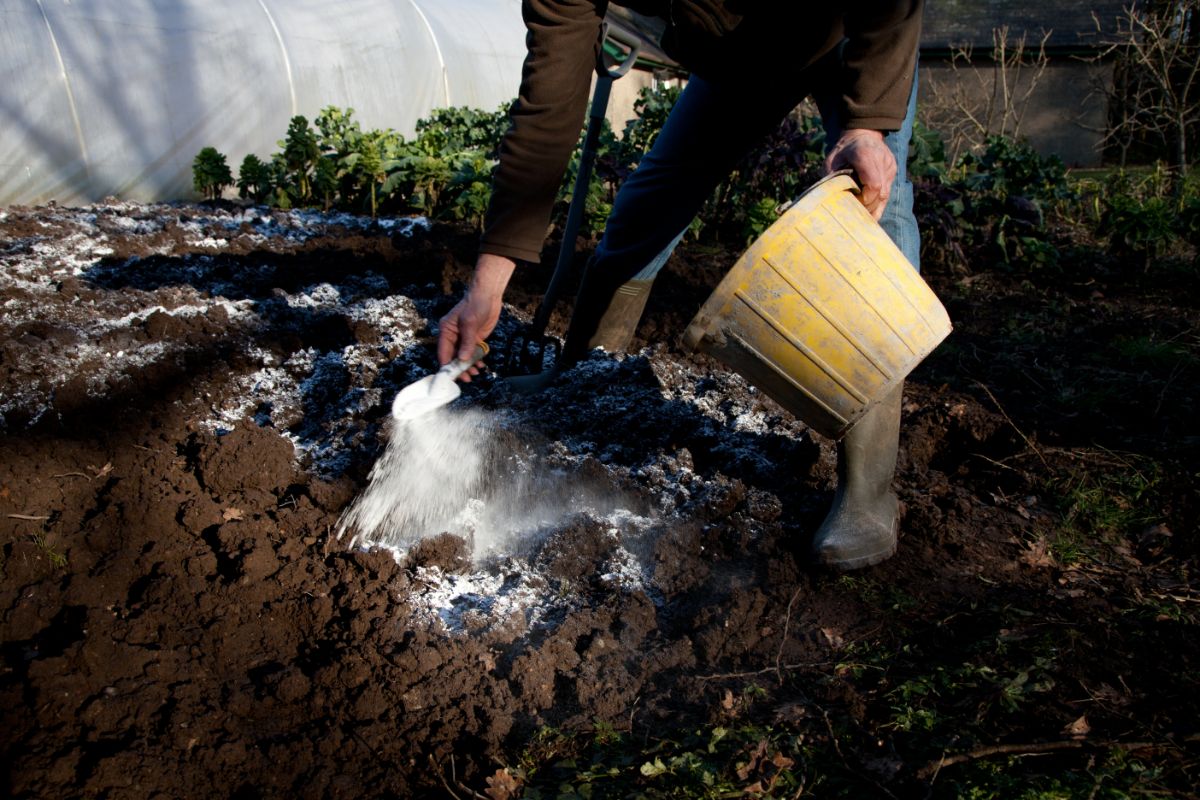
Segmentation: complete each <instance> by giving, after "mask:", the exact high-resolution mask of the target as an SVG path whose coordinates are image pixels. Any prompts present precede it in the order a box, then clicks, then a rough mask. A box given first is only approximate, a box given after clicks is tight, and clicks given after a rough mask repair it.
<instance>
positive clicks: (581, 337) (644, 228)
mask: <svg viewBox="0 0 1200 800" xmlns="http://www.w3.org/2000/svg"><path fill="white" fill-rule="evenodd" d="M803 97H804V91H803V88H802V87H799V86H797V87H792V88H791V89H790V91H779V90H778V87H774V88H773V89H772V90H770V91H767V90H765V89H750V90H748V89H747V88H746V87H744V86H725V85H722V84H718V83H713V82H710V81H705V80H703V79H701V78H693V79H692V80H691V81H690V82H689V83H688V86H687V88H686V89H684V91H683V94H682V95H681V96H680V98H679V100H678V101H677V102H676V104H675V107H674V109H672V111H671V115H670V117H669V118H668V119H667V122H666V124H665V125H664V126H663V129H662V131H661V133H660V134H659V136H658V138H657V139H656V140H655V142H654V146H653V147H652V148H651V149H650V152H648V153H647V154H646V155H645V156H644V157H643V158H642V161H641V163H640V164H639V165H638V168H637V170H636V171H635V172H634V173H633V174H632V175H631V176H630V177H629V178H628V179H627V180H626V181H625V183H624V184H623V185H622V186H621V189H620V191H619V192H618V193H617V199H616V202H615V203H614V205H613V210H612V213H611V214H610V215H609V218H608V222H607V225H606V226H605V230H604V236H603V237H602V239H601V241H600V244H599V246H598V247H597V248H596V253H595V255H594V256H593V258H592V259H591V261H590V262H589V264H588V267H587V270H586V272H585V274H584V278H583V282H582V283H581V285H580V289H579V294H578V299H577V301H576V306H575V312H574V315H573V316H572V318H571V325H570V328H569V330H568V333H567V342H566V344H565V345H564V347H563V357H562V359H561V362H560V365H559V368H560V369H561V368H565V367H568V366H570V365H571V364H574V363H575V362H576V361H578V360H579V359H580V358H582V357H583V356H584V355H585V354H586V353H587V351H588V350H589V349H590V347H592V346H607V345H609V344H614V345H616V344H621V345H622V346H623V345H624V344H627V343H628V338H629V337H630V336H632V333H633V328H634V327H636V325H637V320H638V317H640V315H641V310H642V306H644V304H645V294H647V293H648V292H649V286H650V281H652V280H653V273H654V272H657V267H661V266H662V264H663V263H664V262H665V261H666V259H667V256H669V255H670V252H671V250H672V249H673V248H674V245H675V244H676V243H677V242H678V241H679V238H680V237H681V236H682V234H683V232H684V231H685V230H686V229H687V227H688V225H690V224H691V222H692V219H693V218H695V216H696V214H697V213H699V211H700V208H701V207H702V206H703V205H704V202H705V201H706V200H707V199H708V198H709V197H710V196H711V195H712V192H713V190H714V189H715V188H716V186H717V184H718V183H720V181H721V180H722V179H724V178H725V176H726V175H728V174H729V171H730V170H731V169H732V168H733V166H734V165H735V164H736V163H737V162H738V161H739V160H740V159H741V158H742V156H744V155H745V154H746V152H747V151H748V150H749V149H750V148H751V147H753V146H754V145H755V144H756V143H757V142H758V141H760V140H761V139H762V137H764V136H766V135H767V134H768V133H770V132H771V131H772V130H773V129H774V128H775V126H777V125H778V124H779V122H780V121H781V120H782V119H783V117H784V116H785V115H786V114H787V113H788V112H789V111H791V110H792V109H793V108H795V106H796V105H797V103H799V102H800V100H801V99H802V98H803ZM648 273H649V274H648ZM635 278H636V280H633V279H635ZM631 280H632V283H631ZM639 281H645V283H643V284H642V285H641V286H638V285H637V284H638V282H639ZM622 288H623V289H624V290H627V291H621V292H618V290H620V289H622ZM643 289H644V292H642V291H641V290H643ZM639 295H640V296H639ZM614 297H615V298H616V299H615V301H614ZM610 312H611V313H610Z"/></svg>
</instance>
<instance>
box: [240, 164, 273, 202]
mask: <svg viewBox="0 0 1200 800" xmlns="http://www.w3.org/2000/svg"><path fill="white" fill-rule="evenodd" d="M237 188H238V197H241V198H242V199H243V200H245V199H250V200H253V201H254V202H256V203H265V202H267V198H269V197H270V195H271V190H272V189H273V188H274V181H273V180H272V175H271V167H270V166H269V165H267V164H264V163H263V162H262V160H261V159H259V157H258V156H256V155H254V154H253V153H249V154H247V156H246V157H245V158H243V159H242V165H241V166H240V167H239V168H238V179H237Z"/></svg>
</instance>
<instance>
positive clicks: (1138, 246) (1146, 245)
mask: <svg viewBox="0 0 1200 800" xmlns="http://www.w3.org/2000/svg"><path fill="white" fill-rule="evenodd" d="M1174 205H1175V204H1174V203H1173V202H1172V201H1171V200H1170V199H1168V198H1166V197H1148V198H1145V199H1138V198H1136V197H1134V196H1131V195H1127V194H1116V195H1112V196H1109V197H1108V199H1107V201H1106V203H1105V208H1104V212H1103V214H1102V215H1101V217H1100V225H1099V227H1098V231H1097V232H1098V233H1100V234H1101V235H1102V236H1105V237H1107V238H1108V241H1109V244H1110V245H1111V246H1112V247H1113V248H1114V249H1115V250H1116V251H1118V252H1122V253H1126V254H1130V255H1135V256H1139V257H1140V258H1141V259H1142V263H1143V269H1147V270H1148V269H1149V268H1150V263H1151V261H1152V260H1153V259H1154V258H1155V257H1156V256H1158V255H1159V254H1160V253H1162V252H1163V251H1164V250H1165V249H1166V248H1167V247H1169V246H1170V245H1171V243H1172V242H1173V241H1174V239H1175V236H1176V232H1175V224H1176V211H1175V208H1174Z"/></svg>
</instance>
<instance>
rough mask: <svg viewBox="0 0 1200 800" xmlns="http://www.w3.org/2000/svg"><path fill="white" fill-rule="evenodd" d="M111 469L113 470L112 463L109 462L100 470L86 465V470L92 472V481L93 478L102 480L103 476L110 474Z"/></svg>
mask: <svg viewBox="0 0 1200 800" xmlns="http://www.w3.org/2000/svg"><path fill="white" fill-rule="evenodd" d="M112 468H113V467H112V462H111V461H109V462H108V463H107V464H105V465H104V466H103V467H101V468H100V469H96V468H95V467H94V466H92V465H91V464H88V469H90V470H91V471H92V478H93V479H95V478H103V477H104V476H105V475H107V474H108V473H110V472H112Z"/></svg>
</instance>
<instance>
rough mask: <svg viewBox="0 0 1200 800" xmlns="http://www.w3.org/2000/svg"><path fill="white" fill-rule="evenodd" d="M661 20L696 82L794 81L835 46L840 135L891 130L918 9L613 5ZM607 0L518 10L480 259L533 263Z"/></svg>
mask: <svg viewBox="0 0 1200 800" xmlns="http://www.w3.org/2000/svg"><path fill="white" fill-rule="evenodd" d="M614 1H615V2H618V4H619V5H625V6H629V7H632V8H634V9H636V10H638V11H641V12H643V13H648V14H653V15H657V16H661V17H662V18H663V19H665V20H667V22H668V27H667V31H666V33H665V34H664V36H663V42H662V45H663V48H664V49H665V50H666V51H667V52H668V53H669V54H670V55H671V56H673V57H674V58H676V59H678V60H679V62H680V63H681V64H683V65H684V66H686V67H687V68H688V69H690V70H692V71H693V72H694V73H695V74H697V75H701V76H703V77H704V78H705V79H707V80H716V81H719V80H763V79H764V76H770V77H769V80H772V81H804V80H805V78H806V76H805V70H807V69H808V68H810V67H811V66H812V65H813V64H814V63H816V62H817V61H818V60H820V58H821V57H822V56H824V55H826V54H827V53H828V52H829V51H830V50H832V49H833V48H834V47H836V46H837V45H838V43H839V42H840V41H842V40H843V39H845V40H846V46H845V49H844V51H843V59H842V64H843V66H842V67H841V70H840V73H839V76H838V82H839V84H840V87H839V88H840V91H841V96H842V104H843V115H844V118H845V120H846V127H847V128H869V129H873V130H895V129H897V128H899V127H900V123H901V121H902V120H903V119H904V113H905V109H906V107H907V102H908V95H909V91H910V89H911V88H912V77H913V70H914V68H915V63H916V53H917V40H918V37H919V36H920V26H921V11H922V7H923V5H924V3H923V0H859V1H858V2H851V1H845V2H837V0H824V2H800V0H773V1H772V0H614ZM607 7H608V3H607V0H524V2H523V3H522V14H523V16H524V19H525V26H526V28H527V30H528V33H527V34H526V46H527V48H528V54H527V55H526V58H525V65H524V67H523V69H522V74H521V88H520V92H519V94H518V96H517V102H516V104H515V105H514V107H513V110H512V115H511V127H510V128H509V131H508V133H507V134H506V135H505V137H504V141H503V143H502V144H501V147H500V164H499V166H498V167H497V169H496V174H495V177H494V179H493V187H492V200H491V204H490V205H489V207H488V213H487V218H486V221H485V227H484V234H483V239H482V243H481V246H480V250H481V251H482V252H484V253H494V254H497V255H502V256H507V257H509V258H513V259H516V260H519V261H538V260H539V258H540V253H541V248H542V243H543V240H544V239H545V235H546V229H547V225H548V223H549V219H550V210H551V206H552V205H553V203H554V198H555V196H556V194H557V192H558V188H559V185H560V184H561V182H562V177H563V173H564V172H565V170H566V165H567V161H568V159H569V158H570V155H571V151H572V150H573V149H574V147H575V144H576V142H577V141H578V139H579V131H580V129H581V127H582V125H583V120H584V116H585V112H586V109H587V103H588V99H589V93H590V90H591V78H592V72H593V70H594V69H595V64H596V55H597V50H598V48H599V46H600V42H599V33H600V25H601V22H602V21H603V19H604V14H605V12H606V10H607Z"/></svg>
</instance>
